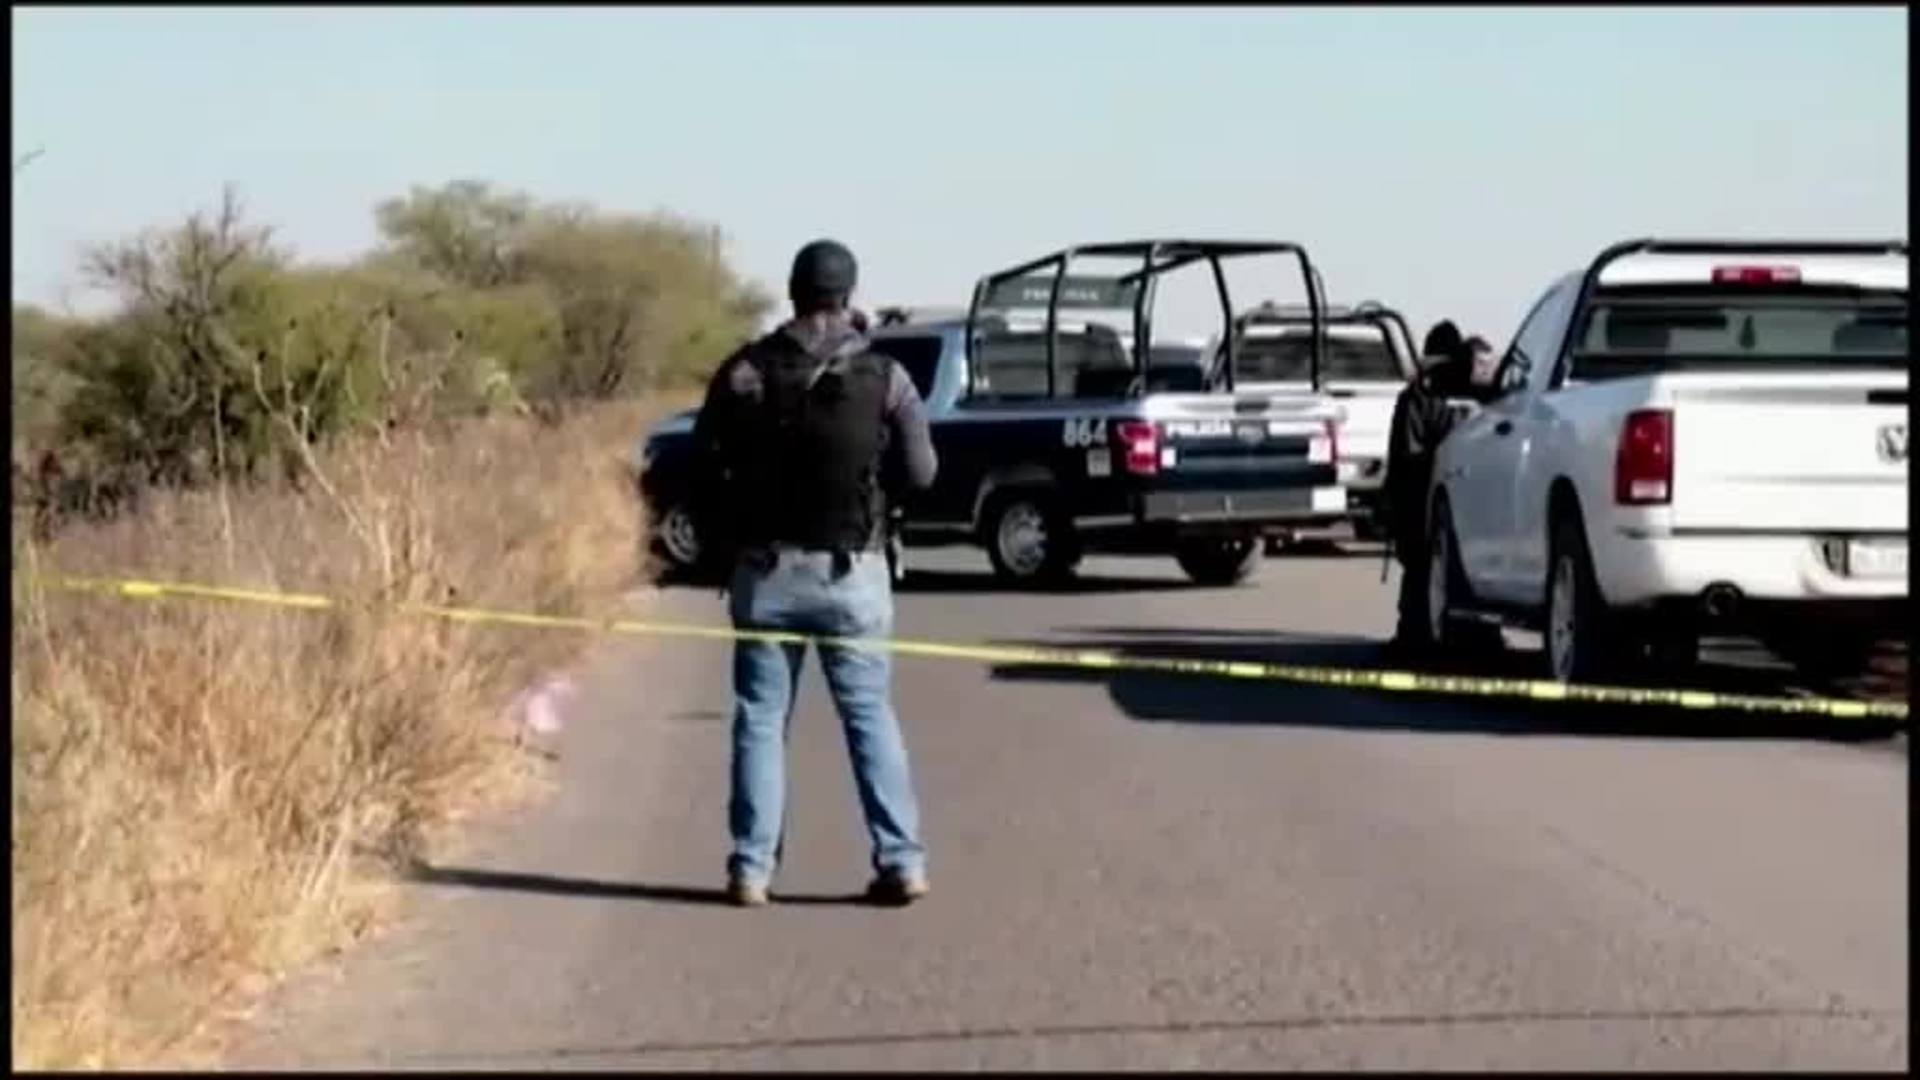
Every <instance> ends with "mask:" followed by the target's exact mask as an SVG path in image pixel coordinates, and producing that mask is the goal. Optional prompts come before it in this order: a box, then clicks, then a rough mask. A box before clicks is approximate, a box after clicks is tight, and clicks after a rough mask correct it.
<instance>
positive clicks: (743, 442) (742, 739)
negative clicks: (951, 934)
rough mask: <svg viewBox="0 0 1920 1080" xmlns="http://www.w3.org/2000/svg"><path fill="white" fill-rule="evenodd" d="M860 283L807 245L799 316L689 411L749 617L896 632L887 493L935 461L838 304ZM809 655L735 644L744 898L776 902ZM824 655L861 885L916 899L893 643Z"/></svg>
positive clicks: (919, 412) (734, 880)
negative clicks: (849, 780)
mask: <svg viewBox="0 0 1920 1080" xmlns="http://www.w3.org/2000/svg"><path fill="white" fill-rule="evenodd" d="M855 280H856V266H855V263H854V258H853V254H852V253H851V252H849V251H848V250H847V249H846V248H845V247H842V246H841V245H839V244H837V243H834V242H833V241H816V242H815V243H811V244H808V245H807V246H806V247H803V248H801V249H800V253H799V254H798V256H796V257H795V259H794V263H793V273H792V276H791V278H790V280H789V283H788V293H789V296H790V298H791V299H792V301H793V311H794V318H793V319H792V320H791V321H789V322H788V323H786V324H785V325H783V326H781V327H780V328H779V329H777V330H775V331H774V332H773V333H771V334H768V335H767V336H765V337H762V338H760V339H759V340H757V341H754V342H752V343H750V344H748V345H746V346H744V347H743V348H742V349H741V350H740V351H739V352H738V353H736V354H735V355H733V356H732V357H730V358H729V359H728V360H727V361H726V362H725V363H724V364H722V365H721V367H720V369H719V371H717V372H716V373H715V374H714V377H713V381H712V383H711V385H710V386H709V387H708V390H707V398H706V402H705V404H704V405H703V406H702V408H701V410H700V415H699V418H698V420H697V421H696V422H695V424H694V442H695V446H696V453H697V454H698V461H699V463H700V464H699V466H698V468H699V469H700V471H701V476H700V483H699V486H698V490H699V491H700V492H701V496H702V501H703V507H704V508H703V510H702V516H703V518H705V519H706V520H707V521H708V523H709V531H710V532H712V533H713V534H715V535H718V536H723V537H724V538H725V539H724V544H723V547H724V549H725V550H728V551H730V552H732V553H733V554H734V556H735V566H734V569H733V573H732V579H731V585H730V588H729V591H730V594H731V598H730V603H729V609H730V615H731V616H732V619H733V624H734V626H735V627H736V628H739V629H741V630H747V631H784V632H789V633H798V634H807V635H816V636H820V637H833V638H862V639H872V638H885V637H888V636H889V635H890V634H891V633H892V628H893V592H892V579H891V575H890V574H889V572H888V566H887V558H886V555H885V553H884V550H883V548H884V546H885V544H886V540H887V534H888V528H887V524H888V507H889V505H890V504H891V503H892V502H893V501H896V500H897V499H898V497H899V496H901V495H903V494H905V493H906V492H907V491H908V490H924V489H926V488H929V487H931V486H932V484H933V479H934V474H935V470H936V467H937V462H936V460H935V457H934V451H933V443H932V440H931V438H930V437H929V434H928V428H927V419H926V414H925V409H924V406H923V405H922V403H921V400H920V395H919V393H918V391H917V390H915V388H914V385H913V381H912V380H911V379H910V378H908V376H907V373H906V371H905V370H904V369H903V368H901V366H900V365H899V364H898V363H896V362H895V361H893V360H892V359H890V358H888V357H886V356H884V355H882V354H880V353H878V352H875V351H874V350H873V349H872V348H870V347H869V344H868V341H867V338H866V336H865V334H864V333H863V332H862V330H861V327H862V325H863V324H864V320H863V319H861V318H860V317H859V316H858V315H857V313H855V312H853V311H851V309H850V308H849V306H848V304H849V301H850V299H851V296H852V293H853V288H854V283H855ZM806 652H807V647H806V644H805V643H792V642H783V641H769V640H764V639H758V640H756V639H751V638H742V639H740V640H739V641H738V642H737V643H736V644H735V646H734V664H733V681H734V695H735V699H736V704H735V709H734V716H733V765H732V795H731V797H730V799H729V802H728V822H729V827H730V830H731V833H732V837H733V851H732V855H731V857H730V858H729V859H728V863H727V880H728V895H729V897H730V898H731V899H732V900H733V902H734V903H736V904H739V905H741V906H746V907H757V906H760V905H763V904H765V903H767V902H768V899H769V897H768V887H769V885H770V883H771V881H772V878H773V874H774V872H775V870H776V869H778V865H779V862H780V856H781V853H782V847H783V839H784V828H783V823H784V820H785V810H786V807H785V800H786V760H785V758H786V730H787V725H788V722H789V720H790V718H791V716H792V713H793V707H794V695H795V691H796V690H797V688H798V686H799V680H800V666H801V664H802V663H803V662H804V660H805V659H806ZM820 663H821V667H822V668H823V670H824V671H825V674H826V679H827V686H828V689H829V690H830V691H831V692H832V694H833V699H834V704H835V706H836V708H837V709H838V711H839V714H840V721H841V725H842V727H843V728H844V730H845V733H846V738H847V745H848V749H849V751H850V756H851V757H852V760H853V772H854V781H855V785H856V787H857V789H858V791H859V795H860V806H861V809H862V811H863V812H864V813H865V816H866V822H867V831H868V833H869V835H870V837H871V840H872V847H873V849H872V861H873V869H874V874H875V876H874V880H873V882H872V884H871V885H870V886H869V895H870V896H871V897H872V898H873V899H875V900H876V901H880V902H888V903H908V902H911V901H912V900H914V899H915V898H917V897H919V896H922V895H924V894H925V893H926V891H927V869H926V849H925V847H924V845H923V844H922V842H921V838H920V822H919V806H918V802H917V800H916V798H915V795H914V790H913V782H912V777H911V771H910V769H909V765H908V759H907V749H906V744H905V742H904V740H903V739H902V737H901V734H900V724H899V720H898V718H897V717H896V716H895V714H894V711H893V703H892V700H891V699H892V686H891V681H892V668H891V658H890V656H889V654H888V653H887V652H885V651H883V650H880V649H875V648H861V647H849V646H839V645H826V644H822V645H821V647H820Z"/></svg>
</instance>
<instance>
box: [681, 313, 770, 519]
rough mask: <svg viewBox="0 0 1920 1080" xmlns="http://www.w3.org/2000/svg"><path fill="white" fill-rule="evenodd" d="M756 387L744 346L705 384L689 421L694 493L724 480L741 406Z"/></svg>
mask: <svg viewBox="0 0 1920 1080" xmlns="http://www.w3.org/2000/svg"><path fill="white" fill-rule="evenodd" d="M758 390H759V373H758V372H757V371H755V370H754V367H753V365H752V364H750V363H748V362H747V350H746V349H745V348H742V349H740V350H739V351H737V352H735V353H734V354H733V355H732V356H730V357H728V358H727V360H726V362H725V363H723V364H721V365H720V369H719V370H718V371H715V372H714V373H713V378H712V379H711V380H710V381H708V383H707V396H706V400H705V401H703V402H702V403H701V405H700V412H699V415H698V416H696V417H695V418H694V421H693V458H694V461H693V473H694V477H695V480H694V483H695V492H696V494H706V493H709V492H711V491H712V490H713V489H714V487H715V486H717V485H718V484H719V483H720V482H722V481H723V480H724V479H725V476H726V473H727V466H728V464H729V459H730V458H731V456H732V453H733V449H734V440H735V438H736V433H737V432H738V430H739V418H740V412H741V407H742V406H743V405H745V404H746V403H747V402H749V401H750V400H751V399H752V397H753V396H754V394H755V393H756V392H757V391H758Z"/></svg>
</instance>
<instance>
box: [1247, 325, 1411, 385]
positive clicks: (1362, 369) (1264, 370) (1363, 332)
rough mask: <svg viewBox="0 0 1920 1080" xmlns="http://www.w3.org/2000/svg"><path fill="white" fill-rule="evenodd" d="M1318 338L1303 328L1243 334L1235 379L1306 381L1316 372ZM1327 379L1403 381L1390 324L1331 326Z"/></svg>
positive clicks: (1328, 335) (1325, 374) (1328, 342)
mask: <svg viewBox="0 0 1920 1080" xmlns="http://www.w3.org/2000/svg"><path fill="white" fill-rule="evenodd" d="M1312 364H1313V337H1312V333H1311V331H1309V330H1307V329H1305V328H1304V327H1303V328H1301V329H1299V330H1292V329H1288V330H1284V331H1282V332H1281V333H1280V334H1278V335H1274V334H1272V333H1267V334H1262V335H1260V336H1257V337H1245V338H1242V339H1240V343H1239V346H1238V348H1237V353H1236V355H1235V357H1234V365H1233V371H1234V378H1235V380H1236V381H1241V382H1306V381H1307V380H1308V378H1309V377H1310V376H1311V373H1312V370H1313V368H1312ZM1321 378H1322V379H1324V380H1325V381H1327V382H1343V381H1359V382H1366V381H1372V382H1399V381H1401V380H1402V379H1403V378H1404V376H1403V375H1402V374H1401V372H1400V362H1399V361H1398V360H1397V359H1395V357H1394V352H1393V345H1392V342H1391V340H1390V339H1389V338H1388V336H1387V331H1386V328H1385V327H1383V326H1378V325H1369V326H1340V327H1329V328H1328V330H1327V351H1326V366H1325V368H1324V369H1323V370H1322V372H1321Z"/></svg>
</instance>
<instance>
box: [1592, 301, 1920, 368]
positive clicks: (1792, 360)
mask: <svg viewBox="0 0 1920 1080" xmlns="http://www.w3.org/2000/svg"><path fill="white" fill-rule="evenodd" d="M1573 353H1574V355H1573V370H1572V374H1573V375H1574V376H1576V377H1589V378H1591V377H1605V376H1606V375H1608V374H1629V373H1632V372H1635V371H1641V370H1644V369H1646V368H1648V367H1673V366H1686V367H1720V366H1726V367H1746V366H1758V367H1773V366H1806V365H1809V364H1815V365H1823V366H1824V365H1835V366H1856V365H1857V366H1867V367H1885V366H1898V367H1905V366H1906V364H1907V297H1906V294H1904V293H1877V292H1862V291H1858V290H1822V289H1817V288H1809V287H1789V288H1764V289H1753V288H1743V289H1687V288H1682V287H1668V288H1661V289H1657V290H1647V289H1635V290H1631V291H1628V290H1617V291H1612V292H1607V293H1602V294H1600V295H1599V296H1597V297H1596V298H1595V301H1594V303H1593V305H1592V307H1591V308H1590V310H1589V312H1588V314H1587V315H1586V317H1585V319H1584V320H1583V322H1582V323H1581V325H1580V328H1579V332H1578V334H1577V335H1576V337H1575V339H1574V350H1573Z"/></svg>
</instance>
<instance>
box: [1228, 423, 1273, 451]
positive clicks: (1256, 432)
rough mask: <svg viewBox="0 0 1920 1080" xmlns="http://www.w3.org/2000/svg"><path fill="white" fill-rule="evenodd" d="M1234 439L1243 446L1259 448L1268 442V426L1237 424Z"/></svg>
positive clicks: (1234, 428)
mask: <svg viewBox="0 0 1920 1080" xmlns="http://www.w3.org/2000/svg"><path fill="white" fill-rule="evenodd" d="M1233 437H1234V440H1235V441H1236V442H1239V443H1240V444H1241V445H1243V446H1257V445H1259V444H1260V443H1262V442H1265V441H1266V438H1267V425H1265V424H1235V425H1234V426H1233Z"/></svg>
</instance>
